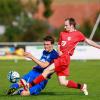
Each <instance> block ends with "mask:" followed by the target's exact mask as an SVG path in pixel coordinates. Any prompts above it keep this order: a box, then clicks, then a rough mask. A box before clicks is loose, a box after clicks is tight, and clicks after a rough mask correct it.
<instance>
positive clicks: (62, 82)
mask: <svg viewBox="0 0 100 100" xmlns="http://www.w3.org/2000/svg"><path fill="white" fill-rule="evenodd" d="M67 84H68V80H63V81H60V85H62V86H67Z"/></svg>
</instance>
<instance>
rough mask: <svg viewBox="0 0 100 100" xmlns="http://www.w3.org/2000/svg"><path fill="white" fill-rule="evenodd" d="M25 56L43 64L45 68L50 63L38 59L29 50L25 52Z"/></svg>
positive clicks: (40, 64)
mask: <svg viewBox="0 0 100 100" xmlns="http://www.w3.org/2000/svg"><path fill="white" fill-rule="evenodd" d="M24 56H25V57H27V58H30V59H32V60H33V61H34V62H35V63H36V64H38V65H39V66H41V67H43V68H45V67H47V66H48V65H49V64H50V63H49V62H47V61H46V62H42V61H40V60H38V59H37V58H35V57H34V56H33V55H32V54H31V53H28V52H24Z"/></svg>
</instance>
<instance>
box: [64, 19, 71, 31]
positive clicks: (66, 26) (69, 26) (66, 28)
mask: <svg viewBox="0 0 100 100" xmlns="http://www.w3.org/2000/svg"><path fill="white" fill-rule="evenodd" d="M64 28H65V30H66V31H68V32H69V31H70V30H71V25H70V23H69V20H66V21H65V26H64Z"/></svg>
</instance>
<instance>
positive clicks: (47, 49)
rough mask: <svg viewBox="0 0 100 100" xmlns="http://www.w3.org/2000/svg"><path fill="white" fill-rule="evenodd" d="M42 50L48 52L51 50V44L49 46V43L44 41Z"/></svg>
mask: <svg viewBox="0 0 100 100" xmlns="http://www.w3.org/2000/svg"><path fill="white" fill-rule="evenodd" d="M44 49H45V50H46V51H48V52H50V51H51V50H52V49H53V44H51V41H44Z"/></svg>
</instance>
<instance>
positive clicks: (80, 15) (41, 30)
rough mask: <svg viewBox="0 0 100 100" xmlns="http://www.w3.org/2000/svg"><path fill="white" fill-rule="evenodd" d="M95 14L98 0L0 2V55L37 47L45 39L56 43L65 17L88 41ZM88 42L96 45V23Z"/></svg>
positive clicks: (98, 29)
mask: <svg viewBox="0 0 100 100" xmlns="http://www.w3.org/2000/svg"><path fill="white" fill-rule="evenodd" d="M99 14H100V0H0V47H1V48H0V55H5V54H10V53H9V52H11V53H12V52H13V51H14V50H15V48H16V47H17V46H18V47H21V48H23V49H25V45H29V44H30V45H33V44H34V45H37V43H38V42H42V41H43V40H42V39H43V37H44V36H46V35H52V36H53V37H54V38H55V40H56V41H57V40H58V36H59V32H60V31H61V30H63V27H64V19H65V18H67V17H73V18H75V19H76V21H77V28H78V29H79V30H80V31H82V32H83V33H84V34H85V36H86V37H90V35H91V32H92V30H93V27H94V25H95V23H96V20H97V18H98V16H99ZM92 39H93V40H94V41H96V42H99V41H100V23H99V24H98V26H97V27H96V31H95V34H94V36H93V38H92ZM33 42H36V43H33ZM31 43H32V44H31ZM39 44H40V45H41V43H39ZM9 47H10V48H9ZM5 48H6V49H5ZM5 51H6V53H5Z"/></svg>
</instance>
